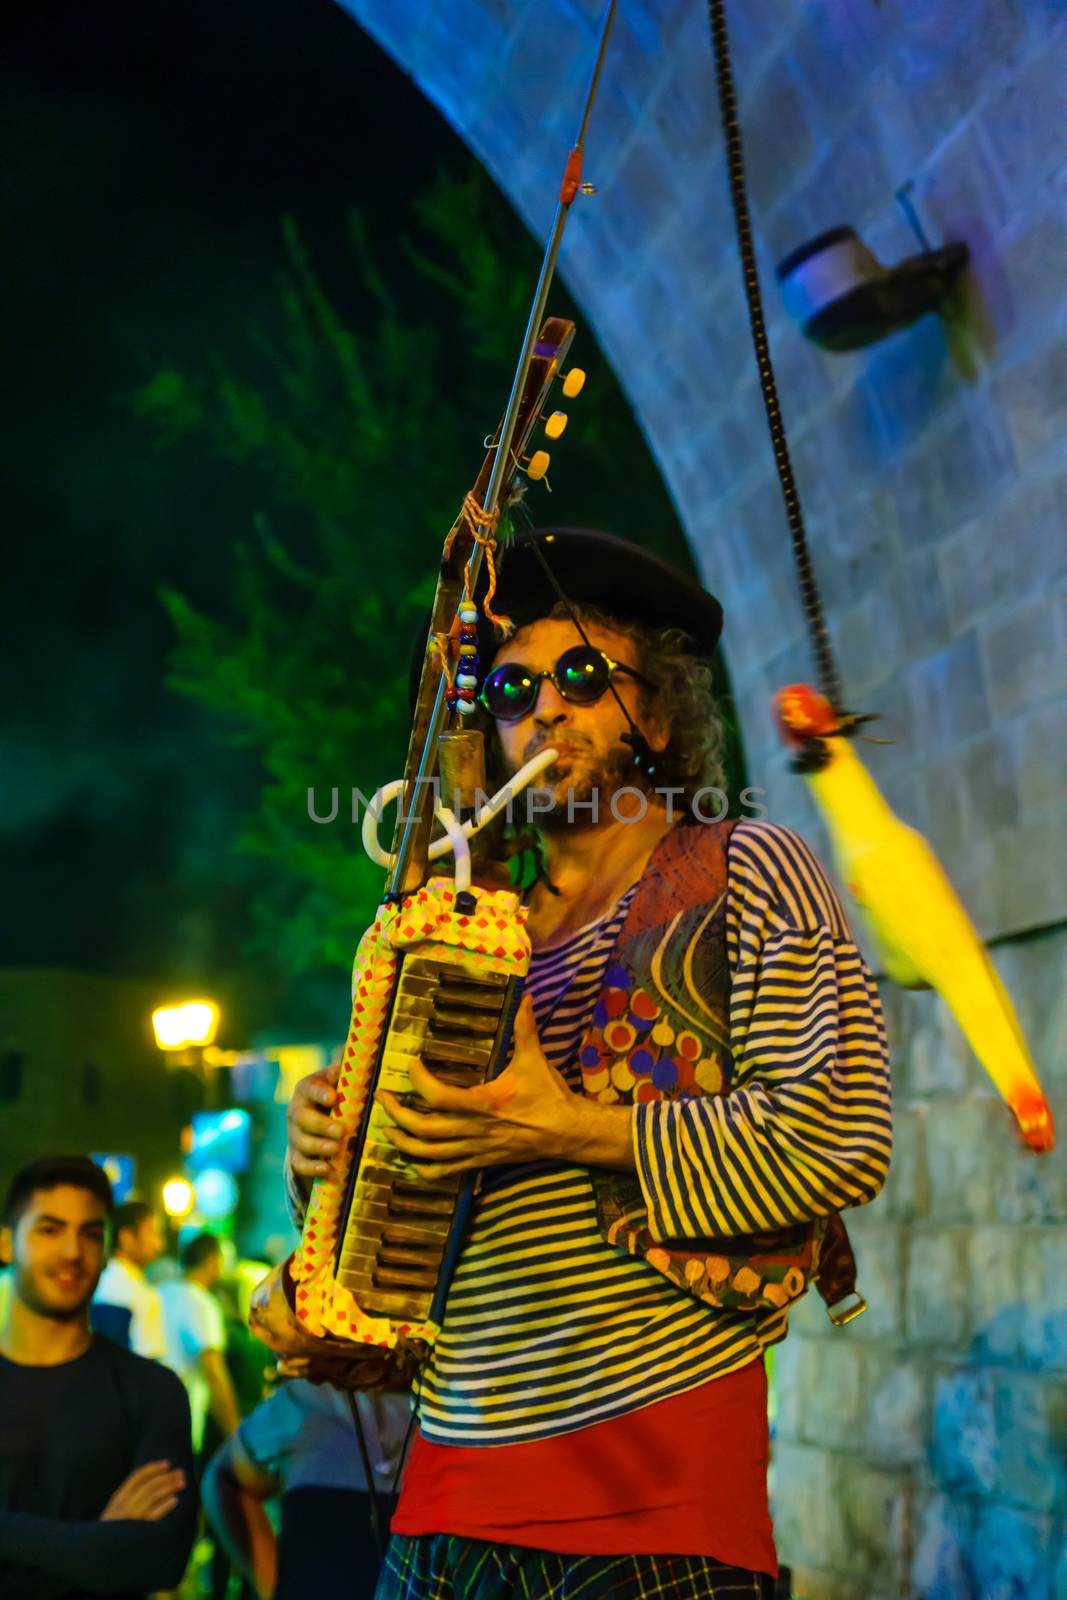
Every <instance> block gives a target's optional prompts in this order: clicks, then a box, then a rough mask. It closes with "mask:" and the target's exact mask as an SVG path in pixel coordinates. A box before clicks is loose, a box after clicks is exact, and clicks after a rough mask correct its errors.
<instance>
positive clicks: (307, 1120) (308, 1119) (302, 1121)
mask: <svg viewBox="0 0 1067 1600" xmlns="http://www.w3.org/2000/svg"><path fill="white" fill-rule="evenodd" d="M289 1120H290V1122H291V1124H292V1126H293V1130H294V1132H295V1133H309V1134H313V1135H314V1136H315V1137H316V1138H318V1139H339V1138H340V1136H341V1124H340V1122H338V1120H337V1119H336V1118H335V1117H331V1116H330V1114H329V1112H327V1111H319V1110H317V1109H316V1108H315V1107H314V1106H312V1105H309V1104H308V1103H307V1102H306V1101H305V1102H304V1103H303V1104H301V1103H299V1102H296V1103H294V1104H293V1105H292V1106H291V1107H290V1117H289Z"/></svg>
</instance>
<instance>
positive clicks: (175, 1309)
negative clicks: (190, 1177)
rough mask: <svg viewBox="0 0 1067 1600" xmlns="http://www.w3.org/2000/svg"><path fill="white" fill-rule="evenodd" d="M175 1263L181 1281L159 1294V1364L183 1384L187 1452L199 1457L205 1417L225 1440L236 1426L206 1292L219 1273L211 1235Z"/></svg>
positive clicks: (218, 1320) (215, 1308)
mask: <svg viewBox="0 0 1067 1600" xmlns="http://www.w3.org/2000/svg"><path fill="white" fill-rule="evenodd" d="M181 1264H182V1275H181V1277H180V1278H176V1279H174V1281H173V1282H172V1283H165V1284H164V1285H163V1287H162V1289H161V1290H160V1299H161V1300H162V1302H163V1339H164V1354H163V1360H164V1362H165V1363H166V1365H167V1366H168V1367H170V1368H171V1370H172V1371H173V1372H176V1373H177V1374H178V1376H179V1378H180V1379H181V1380H182V1382H183V1383H184V1385H185V1389H186V1393H187V1394H188V1396H189V1410H190V1412H191V1413H192V1424H193V1452H194V1454H197V1455H199V1453H200V1452H201V1450H202V1449H203V1445H204V1425H205V1423H206V1421H207V1418H208V1414H209V1413H210V1415H211V1416H212V1417H213V1418H214V1421H215V1423H216V1424H217V1426H218V1428H219V1430H220V1432H221V1433H222V1434H223V1435H224V1436H225V1437H226V1438H229V1436H230V1435H231V1434H232V1433H233V1432H234V1430H235V1429H236V1427H237V1423H238V1410H237V1398H236V1395H235V1394H234V1389H233V1381H232V1379H231V1378H230V1374H229V1372H228V1370H227V1367H226V1355H225V1352H226V1322H225V1319H224V1317H223V1314H222V1307H221V1305H220V1304H219V1302H218V1300H217V1299H216V1298H215V1296H214V1294H213V1293H212V1292H211V1291H212V1290H213V1288H214V1287H215V1285H216V1283H218V1281H219V1278H220V1276H221V1274H222V1246H221V1245H220V1243H219V1241H218V1239H217V1238H216V1237H215V1235H214V1234H213V1233H198V1234H197V1235H196V1237H195V1238H194V1239H191V1240H190V1241H189V1243H188V1244H187V1245H186V1246H185V1248H184V1250H183V1251H182V1253H181Z"/></svg>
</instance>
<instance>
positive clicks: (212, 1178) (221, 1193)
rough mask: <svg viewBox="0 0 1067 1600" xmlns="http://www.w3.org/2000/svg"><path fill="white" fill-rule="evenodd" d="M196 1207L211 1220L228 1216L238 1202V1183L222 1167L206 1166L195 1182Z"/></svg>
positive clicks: (214, 1220)
mask: <svg viewBox="0 0 1067 1600" xmlns="http://www.w3.org/2000/svg"><path fill="white" fill-rule="evenodd" d="M193 1193H194V1194H195V1196H196V1209H197V1210H198V1211H199V1212H200V1214H201V1215H202V1216H204V1217H207V1218H208V1219H209V1221H211V1222H218V1221H219V1219H220V1218H222V1217H228V1216H229V1214H230V1212H231V1211H232V1210H233V1208H234V1206H235V1205H236V1204H237V1185H236V1183H235V1182H234V1180H233V1177H232V1176H231V1174H230V1173H228V1172H224V1171H223V1170H222V1168H221V1167H205V1169H204V1171H203V1172H201V1173H200V1175H199V1177H197V1178H196V1179H195V1181H194V1184H193Z"/></svg>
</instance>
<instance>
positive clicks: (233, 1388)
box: [0, 1156, 410, 1600]
mask: <svg viewBox="0 0 1067 1600" xmlns="http://www.w3.org/2000/svg"><path fill="white" fill-rule="evenodd" d="M0 1261H2V1262H3V1264H4V1265H3V1270H2V1271H0V1592H2V1593H3V1594H4V1596H5V1597H8V1600H82V1597H87V1596H90V1595H92V1596H95V1597H97V1600H100V1597H104V1600H109V1597H110V1600H133V1597H134V1596H147V1595H161V1596H170V1597H173V1600H207V1597H210V1600H248V1597H264V1600H266V1597H269V1596H276V1597H278V1600H294V1597H296V1596H308V1595H314V1596H315V1597H316V1600H356V1597H360V1600H362V1597H365V1596H368V1597H369V1596H370V1595H372V1594H373V1592H374V1587H375V1582H376V1578H377V1571H378V1565H379V1551H378V1540H377V1537H376V1529H377V1525H378V1524H379V1523H382V1522H384V1521H385V1518H386V1504H385V1503H386V1501H387V1498H388V1496H389V1494H390V1492H391V1488H392V1484H393V1480H394V1478H395V1476H396V1473H397V1469H398V1465H399V1461H400V1458H401V1456H402V1453H403V1448H404V1442H405V1439H406V1435H407V1431H408V1422H409V1415H410V1403H409V1400H408V1397H407V1396H406V1395H396V1394H386V1395H381V1394H375V1395H359V1396H358V1397H357V1396H350V1395H346V1394H341V1393H339V1392H338V1391H337V1390H335V1389H332V1388H329V1387H327V1386H323V1385H314V1384H311V1383H309V1382H307V1381H305V1380H303V1379H292V1380H286V1381H281V1382H278V1381H276V1379H275V1373H274V1367H273V1362H274V1358H273V1356H272V1355H271V1353H270V1352H269V1351H268V1350H267V1349H266V1348H265V1347H264V1346H262V1345H261V1344H259V1342H258V1341H257V1340H256V1339H254V1338H253V1336H252V1335H251V1334H250V1333H249V1331H248V1303H249V1299H250V1296H251V1293H252V1290H253V1289H254V1287H255V1285H256V1283H257V1282H258V1281H259V1279H260V1278H261V1277H262V1276H263V1275H264V1273H265V1272H266V1271H267V1270H268V1268H267V1263H265V1262H251V1261H239V1260H237V1259H235V1256H234V1252H233V1249H232V1246H231V1245H229V1243H228V1241H225V1240H223V1239H221V1238H220V1237H219V1236H218V1235H216V1234H214V1233H211V1232H202V1233H194V1234H193V1235H192V1236H191V1237H184V1236H183V1238H182V1240H181V1247H180V1249H179V1250H178V1252H177V1254H170V1253H168V1250H167V1240H166V1235H165V1231H164V1228H163V1226H162V1225H161V1221H160V1218H159V1217H158V1216H157V1215H156V1213H155V1211H154V1210H153V1208H152V1207H151V1206H150V1205H148V1204H147V1203H146V1202H145V1201H143V1200H128V1201H126V1202H125V1203H123V1204H122V1205H119V1206H117V1207H116V1206H113V1204H112V1197H111V1188H110V1184H109V1182H108V1179H107V1177H106V1175H105V1174H104V1172H103V1171H102V1170H101V1169H100V1168H99V1167H98V1166H96V1165H95V1164H94V1163H93V1162H92V1161H90V1160H89V1159H88V1158H86V1157H82V1156H69V1157H51V1158H44V1159H42V1160H39V1161H35V1162H33V1163H31V1164H30V1165H29V1166H28V1167H25V1168H23V1170H22V1171H21V1172H19V1173H17V1174H16V1175H15V1177H14V1179H13V1180H12V1182H11V1184H10V1186H9V1189H8V1192H7V1196H6V1200H5V1203H4V1212H3V1218H2V1227H0ZM361 1436H362V1437H361ZM364 1461H365V1462H366V1464H367V1467H368V1468H369V1477H370V1481H369V1482H368V1471H367V1470H366V1468H365V1467H364Z"/></svg>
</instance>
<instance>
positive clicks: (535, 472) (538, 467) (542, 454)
mask: <svg viewBox="0 0 1067 1600" xmlns="http://www.w3.org/2000/svg"><path fill="white" fill-rule="evenodd" d="M548 462H549V455H548V451H547V450H535V451H534V453H533V455H532V456H531V457H530V459H529V461H528V462H527V463H526V476H527V477H528V478H529V480H530V482H531V483H537V482H538V481H539V480H540V479H541V478H543V477H544V475H545V473H546V472H547V471H548Z"/></svg>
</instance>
